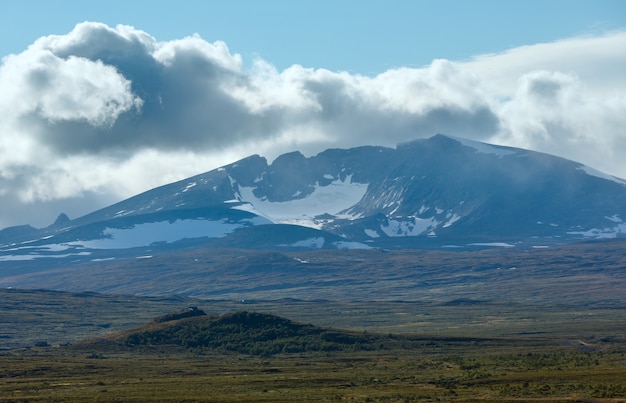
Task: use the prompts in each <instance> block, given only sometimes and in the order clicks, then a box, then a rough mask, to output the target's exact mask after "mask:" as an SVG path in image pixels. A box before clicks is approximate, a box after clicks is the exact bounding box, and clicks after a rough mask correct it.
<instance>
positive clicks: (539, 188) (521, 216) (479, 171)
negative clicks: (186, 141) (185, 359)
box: [0, 135, 626, 267]
mask: <svg viewBox="0 0 626 403" xmlns="http://www.w3.org/2000/svg"><path fill="white" fill-rule="evenodd" d="M624 219H626V181H624V180H621V179H618V178H615V177H612V176H609V175H605V174H602V173H600V172H598V171H595V170H593V169H591V168H589V167H586V166H584V165H582V164H579V163H576V162H573V161H569V160H565V159H562V158H558V157H554V156H551V155H547V154H542V153H538V152H533V151H529V150H523V149H517V148H511V147H502V146H495V145H490V144H485V143H479V142H474V141H469V140H465V139H460V138H455V137H450V136H445V135H435V136H433V137H431V138H429V139H421V140H416V141H412V142H409V143H405V144H400V145H398V146H397V147H396V148H387V147H374V146H363V147H357V148H352V149H329V150H326V151H324V152H322V153H320V154H318V155H316V156H312V157H308V158H307V157H305V156H304V155H302V154H301V153H299V152H292V153H288V154H284V155H281V156H279V157H278V158H276V159H275V160H274V161H273V162H272V163H271V164H269V163H268V162H267V160H266V159H265V158H263V157H261V156H258V155H253V156H250V157H247V158H245V159H242V160H240V161H238V162H235V163H233V164H230V165H226V166H223V167H221V168H218V169H215V170H212V171H210V172H207V173H203V174H201V175H197V176H194V177H191V178H188V179H185V180H182V181H179V182H175V183H171V184H168V185H165V186H161V187H158V188H155V189H152V190H149V191H147V192H144V193H142V194H139V195H137V196H134V197H131V198H129V199H127V200H124V201H121V202H119V203H116V204H114V205H112V206H109V207H106V208H104V209H101V210H98V211H94V212H93V213H90V214H88V215H85V216H83V217H79V218H76V219H73V220H70V219H69V218H68V217H67V216H65V215H64V214H62V215H61V216H59V218H58V219H57V220H56V222H55V223H54V224H53V225H51V226H50V227H47V228H43V229H35V228H32V227H29V226H21V227H12V228H7V229H4V230H2V231H0V262H13V264H12V265H10V266H11V267H15V262H19V266H20V267H35V266H37V265H38V264H39V261H41V259H45V260H46V262H47V263H46V264H48V265H50V264H54V262H55V261H56V262H57V264H61V262H63V264H66V263H67V262H68V261H70V260H71V261H88V260H98V259H111V258H114V257H116V256H122V255H125V254H131V255H132V254H134V255H136V256H138V255H140V254H141V253H146V254H148V255H150V254H153V253H156V252H158V251H159V250H169V249H176V248H181V247H187V246H189V245H198V244H201V243H204V244H206V245H207V246H213V247H224V246H228V247H239V248H257V249H320V248H328V249H345V248H370V247H383V248H407V247H408V248H440V247H458V248H472V247H486V246H546V245H551V244H556V243H567V242H572V241H577V240H583V239H598V238H616V237H625V236H626V222H624V221H623V220H624ZM3 265H5V263H3ZM7 267H8V266H7Z"/></svg>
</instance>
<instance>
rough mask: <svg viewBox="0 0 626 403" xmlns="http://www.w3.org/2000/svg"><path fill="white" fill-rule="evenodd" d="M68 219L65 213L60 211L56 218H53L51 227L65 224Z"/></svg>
mask: <svg viewBox="0 0 626 403" xmlns="http://www.w3.org/2000/svg"><path fill="white" fill-rule="evenodd" d="M70 221H71V220H70V218H69V217H68V216H67V214H65V213H61V214H59V216H58V217H57V219H56V220H54V224H52V225H51V227H58V226H61V225H65V224H67V223H69V222H70Z"/></svg>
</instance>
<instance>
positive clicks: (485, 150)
mask: <svg viewBox="0 0 626 403" xmlns="http://www.w3.org/2000/svg"><path fill="white" fill-rule="evenodd" d="M446 137H448V138H451V139H453V140H456V141H458V142H459V143H461V144H463V145H464V146H466V147H469V148H473V149H474V150H476V152H478V153H481V154H493V155H497V156H498V157H504V156H506V155H514V154H517V152H516V151H514V150H509V149H507V148H505V147H498V146H495V145H491V144H486V143H480V142H478V141H473V140H468V139H463V138H460V137H453V136H446Z"/></svg>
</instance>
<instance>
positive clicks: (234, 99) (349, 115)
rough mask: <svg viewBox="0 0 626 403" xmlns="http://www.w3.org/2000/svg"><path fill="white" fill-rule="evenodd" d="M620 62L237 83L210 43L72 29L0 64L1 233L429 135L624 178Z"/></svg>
mask: <svg viewBox="0 0 626 403" xmlns="http://www.w3.org/2000/svg"><path fill="white" fill-rule="evenodd" d="M619 49H626V32H616V33H609V34H606V35H602V36H595V37H583V38H570V39H566V40H563V41H558V42H554V43H547V44H537V45H530V46H525V47H522V48H515V49H510V50H508V51H507V52H504V53H501V54H492V55H478V56H476V57H474V58H473V59H472V60H469V61H460V62H452V61H448V60H434V61H433V62H432V63H431V64H430V65H428V66H424V67H421V68H398V69H393V70H388V71H386V72H384V73H382V74H379V75H377V76H373V77H368V76H361V75H353V74H349V73H346V72H333V71H329V70H325V69H322V68H310V67H303V66H300V65H293V66H291V67H289V68H287V69H285V70H283V71H278V70H277V69H276V68H275V67H273V66H272V65H271V61H265V60H261V59H258V60H255V61H254V63H253V65H252V67H251V68H247V69H244V68H243V60H242V58H241V56H239V55H238V54H236V53H232V52H231V51H230V50H229V49H228V47H227V45H226V44H225V43H224V42H220V41H216V42H213V43H211V42H209V41H207V40H205V39H203V38H200V37H198V36H191V37H186V38H182V39H179V40H174V41H169V42H159V41H158V38H154V37H152V36H151V35H150V34H149V33H146V32H143V31H140V30H137V29H135V28H133V27H130V26H117V27H109V26H107V25H104V24H101V23H93V22H85V23H81V24H78V25H77V26H76V27H75V29H74V30H73V31H72V32H70V33H68V34H66V35H60V36H47V37H42V38H40V39H38V40H37V41H36V42H34V43H33V44H32V45H31V46H30V47H29V48H28V49H26V50H25V51H23V52H22V53H20V54H15V55H8V56H6V57H4V58H3V59H2V64H1V65H0V88H2V91H0V132H1V133H2V135H1V136H0V202H1V203H2V205H3V213H2V215H0V228H2V227H5V226H8V225H16V224H24V223H32V224H35V225H40V226H42V225H47V224H48V223H51V220H53V219H54V217H55V216H56V214H58V213H59V212H60V211H59V210H55V211H50V209H52V208H54V209H58V207H59V206H60V205H63V204H62V202H64V203H66V205H67V206H70V209H73V211H66V212H67V213H68V214H70V215H74V216H75V214H82V213H85V212H87V211H92V210H93V209H94V204H98V203H99V202H101V203H102V205H105V204H107V203H110V202H111V201H113V200H116V199H121V198H123V197H128V196H130V195H132V194H135V193H138V192H141V191H143V190H147V189H149V188H152V187H154V186H158V185H160V184H164V183H167V182H170V181H173V180H177V179H181V178H183V177H186V176H190V175H193V174H196V173H199V172H203V171H206V170H209V169H212V168H215V167H218V166H220V165H224V164H226V163H229V162H232V161H234V160H236V159H239V158H242V157H245V156H247V155H249V154H252V153H258V154H261V155H264V156H266V157H268V158H269V159H270V160H271V159H272V158H274V157H276V156H278V155H279V154H281V153H284V152H287V151H291V150H294V149H299V150H301V151H302V152H304V153H305V154H315V153H317V152H319V151H322V150H323V149H326V148H329V147H352V146H356V145H362V144H373V145H384V146H394V145H395V144H396V143H398V142H404V141H408V140H412V139H415V138H420V137H429V136H431V135H433V134H435V133H447V134H452V135H454V136H459V137H466V138H470V139H475V140H480V141H487V142H495V143H498V144H503V145H512V146H518V147H525V148H530V149H534V150H538V151H544V152H548V153H552V154H556V155H560V156H563V157H566V158H570V159H574V160H577V161H580V162H583V163H585V164H588V165H590V166H593V167H594V168H597V169H600V170H603V171H605V172H608V173H610V174H612V175H616V176H620V177H626V160H625V159H624V158H623V152H624V151H626V132H625V131H624V127H626V77H625V76H624V74H623V71H626V52H624V51H620V50H619ZM81 202H82V203H83V204H85V205H84V206H83V207H82V209H81ZM34 207H38V208H34ZM39 207H40V208H39ZM95 207H99V206H95ZM33 210H35V211H36V212H35V213H32V211H33ZM27 211H28V212H29V213H26V212H27ZM73 213H74V214H73Z"/></svg>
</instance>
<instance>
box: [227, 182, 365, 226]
mask: <svg viewBox="0 0 626 403" xmlns="http://www.w3.org/2000/svg"><path fill="white" fill-rule="evenodd" d="M367 186H368V184H366V183H357V182H352V175H350V176H347V177H346V178H345V180H343V181H342V180H335V181H333V182H331V183H330V184H328V185H326V186H320V185H319V184H318V185H317V186H315V189H314V190H313V192H312V193H311V194H309V195H307V196H306V197H303V198H301V199H294V200H290V201H285V202H271V201H268V200H267V199H266V198H258V197H256V196H255V195H254V189H255V188H254V187H245V186H239V196H240V197H241V201H242V202H247V203H250V205H251V207H248V206H246V204H241V205H239V206H235V207H233V208H238V209H249V210H246V211H250V212H253V213H255V214H258V215H261V216H263V217H271V219H272V221H274V222H276V223H281V224H296V225H302V226H305V227H310V228H316V229H320V228H321V226H322V223H320V222H318V221H317V220H315V217H316V216H320V215H323V214H331V215H333V216H335V217H337V218H345V219H352V218H355V217H354V216H353V215H349V214H340V213H341V212H343V211H345V210H347V209H349V208H350V207H352V206H354V205H355V204H357V203H358V202H359V201H360V200H361V199H362V198H363V196H364V195H365V192H367Z"/></svg>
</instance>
